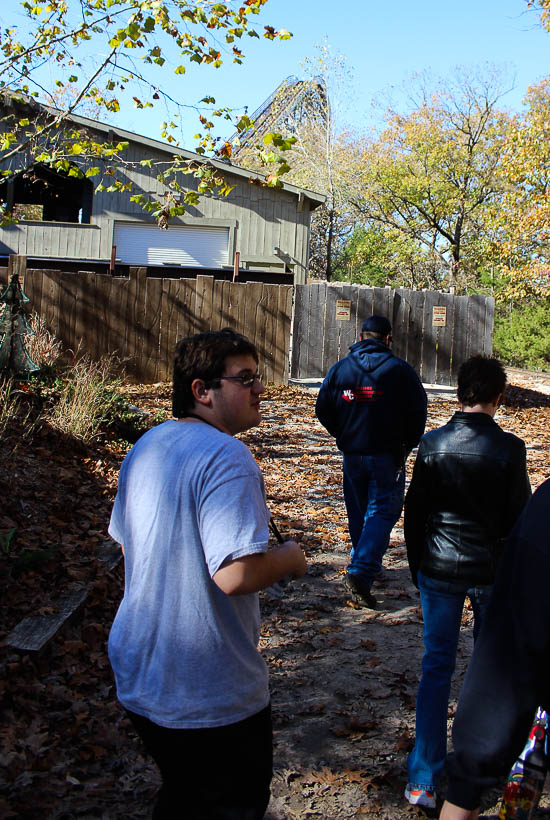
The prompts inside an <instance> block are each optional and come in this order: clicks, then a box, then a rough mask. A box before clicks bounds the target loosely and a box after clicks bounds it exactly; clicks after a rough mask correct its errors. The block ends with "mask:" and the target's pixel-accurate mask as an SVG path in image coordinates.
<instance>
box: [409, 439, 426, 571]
mask: <svg viewBox="0 0 550 820" xmlns="http://www.w3.org/2000/svg"><path fill="white" fill-rule="evenodd" d="M429 514H430V489H429V467H428V465H427V464H426V461H425V459H424V453H423V447H422V442H421V443H420V447H419V448H418V455H417V457H416V461H415V462H414V467H413V474H412V478H411V483H410V485H409V489H408V490H407V495H406V496H405V514H404V521H403V528H404V534H405V542H406V545H407V559H408V561H409V569H410V571H411V577H412V580H413V583H414V584H415V586H418V582H417V574H418V568H419V566H420V559H421V557H422V550H423V548H424V539H425V536H426V526H427V523H428V517H429Z"/></svg>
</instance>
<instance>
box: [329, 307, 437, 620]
mask: <svg viewBox="0 0 550 820" xmlns="http://www.w3.org/2000/svg"><path fill="white" fill-rule="evenodd" d="M391 341H392V337H391V324H390V322H389V321H388V319H386V317H385V316H376V315H374V316H369V318H368V319H366V320H365V321H364V322H363V326H362V328H361V335H360V341H358V342H356V343H355V344H354V345H352V346H351V347H350V352H349V354H348V355H347V356H346V358H345V359H342V360H341V361H339V362H337V363H336V364H335V365H334V366H333V367H331V369H330V370H329V372H328V373H327V376H326V378H325V380H324V382H323V384H322V386H321V389H320V391H319V396H318V398H317V403H316V406H315V414H316V416H317V418H318V419H319V421H320V422H321V424H322V425H323V427H326V429H327V430H328V432H329V433H330V435H331V436H334V438H335V439H336V445H337V447H338V449H339V450H341V451H342V453H343V454H344V459H343V473H344V499H345V502H346V510H347V514H348V524H349V533H350V538H351V543H352V550H351V557H350V563H349V566H348V571H347V574H346V578H345V583H346V586H347V588H348V589H349V590H350V592H351V593H352V596H353V598H354V600H355V601H356V603H358V604H360V605H361V606H366V607H369V608H371V609H374V608H375V607H376V600H375V599H374V597H373V595H372V594H371V591H370V589H371V586H372V582H373V580H374V578H375V577H376V575H377V574H378V573H379V572H380V570H381V568H382V558H383V557H384V554H385V552H386V550H387V548H388V544H389V540H390V534H391V531H392V528H393V526H394V524H395V522H396V521H397V520H398V518H399V516H400V515H401V510H402V507H403V496H404V492H405V461H406V460H407V456H408V455H409V453H410V451H411V450H412V449H413V447H415V446H416V445H417V444H418V442H419V441H420V438H421V436H422V433H423V432H424V427H425V424H426V409H427V397H426V391H425V390H424V388H423V387H422V383H421V382H420V379H419V378H418V376H417V375H416V372H415V371H414V369H413V368H412V367H411V366H410V365H409V364H407V362H406V361H404V360H403V359H399V358H398V357H397V356H394V355H393V353H392V352H391V350H390V345H391Z"/></svg>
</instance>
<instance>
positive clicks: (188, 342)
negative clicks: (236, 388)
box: [172, 327, 258, 419]
mask: <svg viewBox="0 0 550 820" xmlns="http://www.w3.org/2000/svg"><path fill="white" fill-rule="evenodd" d="M241 355H245V356H252V358H253V359H254V361H255V362H256V364H257V363H258V351H257V350H256V348H255V346H254V345H253V344H252V342H250V341H249V340H248V339H247V338H246V337H245V336H242V335H241V334H240V333H236V332H235V331H234V330H233V329H232V328H230V327H224V328H223V329H222V330H208V331H206V332H205V333H196V334H195V335H194V336H189V337H188V338H186V339H182V340H181V341H179V342H178V344H177V345H176V352H175V356H174V384H173V390H172V413H173V415H174V417H175V418H178V419H179V418H183V416H185V414H186V412H187V411H188V410H192V409H193V407H194V406H195V399H194V398H193V393H192V391H191V384H192V383H193V381H194V380H195V379H202V380H203V381H204V383H205V385H206V386H207V387H214V388H216V387H220V385H221V382H220V376H222V375H223V371H224V369H225V360H226V359H227V357H228V356H241Z"/></svg>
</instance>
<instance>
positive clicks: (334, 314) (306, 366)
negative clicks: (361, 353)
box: [291, 283, 494, 385]
mask: <svg viewBox="0 0 550 820" xmlns="http://www.w3.org/2000/svg"><path fill="white" fill-rule="evenodd" d="M337 308H338V310H337ZM374 313H377V314H382V315H383V316H387V317H388V318H389V320H390V321H391V323H392V327H393V334H392V335H393V350H394V352H395V354H396V355H397V356H401V357H402V358H403V359H406V360H407V361H408V362H409V364H411V365H412V366H413V367H414V368H415V370H416V371H417V373H418V375H419V376H420V378H421V379H422V381H423V382H425V383H429V384H434V383H435V384H448V385H451V384H456V376H457V371H458V368H459V366H460V364H461V363H462V362H463V361H465V360H466V359H467V358H468V357H469V356H471V355H473V354H475V353H482V354H485V355H487V354H490V353H491V351H492V337H493V319H494V301H493V299H492V298H490V297H485V296H480V295H474V296H454V295H452V294H450V293H441V292H439V291H413V290H407V289H405V288H400V289H399V290H391V288H370V287H366V286H364V285H363V286H362V285H342V284H335V285H328V286H327V285H326V284H325V283H312V284H309V285H296V286H295V299H294V330H293V338H292V365H291V376H292V377H293V378H296V379H312V378H315V379H318V378H322V377H324V376H325V375H326V373H327V371H328V370H329V368H330V367H331V366H332V365H333V364H334V363H335V362H337V361H338V360H339V359H341V358H343V357H344V356H346V355H347V352H348V348H349V346H350V345H351V344H353V342H355V341H357V339H358V338H359V333H360V330H361V325H362V324H363V321H364V320H365V319H366V318H367V316H371V315H372V314H374Z"/></svg>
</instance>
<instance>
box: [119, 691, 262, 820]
mask: <svg viewBox="0 0 550 820" xmlns="http://www.w3.org/2000/svg"><path fill="white" fill-rule="evenodd" d="M128 716H129V718H130V720H131V721H132V723H133V725H134V728H135V729H136V731H137V733H138V735H139V736H140V737H141V739H142V740H143V742H144V744H145V748H146V749H147V751H148V752H149V754H150V755H151V757H152V758H153V759H154V761H155V763H156V764H157V766H158V767H159V769H160V773H161V775H162V787H161V789H160V791H159V793H158V796H157V801H156V803H155V808H154V810H153V820H261V818H262V817H263V816H264V814H265V811H266V809H267V804H268V803H269V786H270V783H271V777H272V775H273V739H272V728H271V707H270V706H267V707H266V708H265V709H263V710H262V711H261V712H258V713H257V714H255V715H252V717H250V718H246V720H241V721H239V722H238V723H232V724H230V725H229V726H219V727H216V728H213V729H166V728H165V727H163V726H158V725H157V724H156V723H152V722H151V721H150V720H147V718H144V717H141V715H136V714H134V713H133V712H128Z"/></svg>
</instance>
